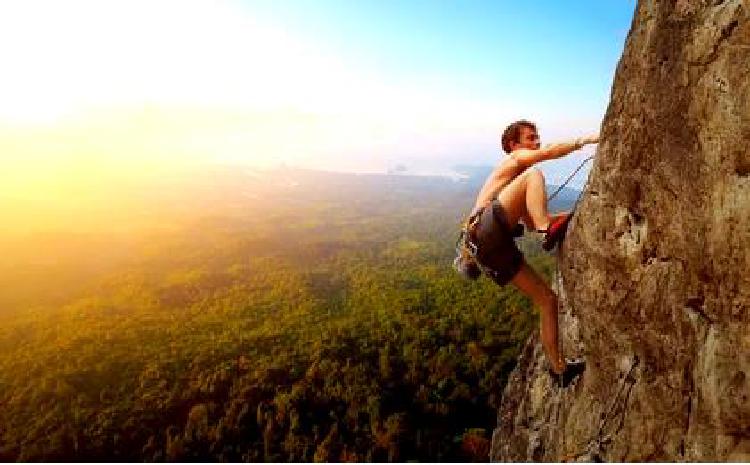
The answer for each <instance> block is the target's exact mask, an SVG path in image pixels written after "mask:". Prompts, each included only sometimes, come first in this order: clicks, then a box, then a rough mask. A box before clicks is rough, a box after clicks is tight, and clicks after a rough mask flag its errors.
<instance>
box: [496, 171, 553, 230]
mask: <svg viewBox="0 0 750 465" xmlns="http://www.w3.org/2000/svg"><path fill="white" fill-rule="evenodd" d="M497 198H498V200H499V201H500V204H501V205H502V206H503V210H505V215H506V216H507V218H508V223H510V224H511V225H514V224H516V223H518V221H519V220H520V219H524V222H526V223H527V226H529V223H531V225H532V226H533V228H534V229H547V226H548V225H549V223H550V221H551V218H550V215H549V212H548V211H547V192H546V190H545V186H544V175H543V174H542V172H541V171H539V170H538V169H537V168H529V169H527V170H526V171H524V172H523V173H521V174H520V175H518V176H517V177H516V178H515V179H514V180H513V181H511V182H510V184H508V185H507V186H505V187H504V188H503V190H502V191H500V195H498V197H497Z"/></svg>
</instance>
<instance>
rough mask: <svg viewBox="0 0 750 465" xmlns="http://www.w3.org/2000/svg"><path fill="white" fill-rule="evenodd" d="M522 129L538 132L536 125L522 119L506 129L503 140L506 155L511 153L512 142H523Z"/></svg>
mask: <svg viewBox="0 0 750 465" xmlns="http://www.w3.org/2000/svg"><path fill="white" fill-rule="evenodd" d="M521 128H529V129H531V130H532V131H536V124H534V123H532V122H531V121H526V120H525V119H522V120H519V121H516V122H515V123H513V124H511V125H510V126H508V127H507V128H505V131H503V137H502V139H501V140H502V144H503V150H504V151H505V153H510V144H511V142H515V143H519V142H521Z"/></svg>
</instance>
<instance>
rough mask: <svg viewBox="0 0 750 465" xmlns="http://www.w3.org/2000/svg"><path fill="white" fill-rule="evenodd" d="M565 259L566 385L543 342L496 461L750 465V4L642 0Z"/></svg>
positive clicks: (516, 386)
mask: <svg viewBox="0 0 750 465" xmlns="http://www.w3.org/2000/svg"><path fill="white" fill-rule="evenodd" d="M601 134H602V141H601V143H600V145H599V148H598V152H597V156H596V159H595V163H594V166H593V169H592V172H591V176H590V179H589V184H588V186H587V189H586V191H585V193H584V196H583V198H582V200H581V203H580V205H579V207H578V209H577V212H576V214H575V217H574V219H573V222H572V223H571V227H570V230H569V231H568V238H567V241H566V243H565V245H564V247H563V249H562V251H561V264H560V274H561V281H562V289H561V294H562V307H563V308H562V309H561V312H562V313H561V317H560V322H561V329H562V331H563V345H564V347H565V351H566V354H567V355H568V356H573V355H583V356H585V357H586V359H587V361H588V368H587V371H586V372H585V374H584V376H583V377H582V378H580V379H578V380H577V381H576V382H575V383H574V384H573V385H572V386H571V387H569V388H568V389H566V390H563V391H558V390H556V389H555V388H553V387H552V385H551V384H550V380H549V378H548V376H547V375H545V374H544V372H543V366H544V365H543V363H542V362H543V359H544V357H543V355H542V351H541V346H540V345H539V344H538V342H537V339H536V336H534V338H532V340H530V341H529V343H528V344H527V347H526V349H525V351H524V353H523V354H522V356H521V359H520V360H519V365H518V367H517V369H516V371H515V372H514V373H513V375H512V376H511V379H510V382H509V384H508V386H507V389H506V391H505V393H504V398H503V402H502V405H501V408H500V411H499V414H498V427H497V429H496V430H495V434H494V436H493V443H492V451H491V459H492V460H501V461H524V460H535V461H540V460H541V461H548V460H552V461H564V460H587V461H594V460H607V461H654V460H658V461H686V460H691V461H693V460H695V461H705V460H708V461H726V460H732V461H748V460H750V2H748V1H742V0H727V1H720V0H715V1H707V0H701V1H699V0H683V1H675V0H669V1H657V0H641V1H639V2H638V5H637V8H636V11H635V17H634V19H633V23H632V25H631V30H630V33H629V35H628V39H627V42H626V45H625V51H624V53H623V56H622V58H621V60H620V63H619V65H618V68H617V71H616V75H615V80H614V84H613V89H612V96H611V101H610V104H609V108H608V110H607V114H606V116H605V119H604V122H603V126H602V132H601Z"/></svg>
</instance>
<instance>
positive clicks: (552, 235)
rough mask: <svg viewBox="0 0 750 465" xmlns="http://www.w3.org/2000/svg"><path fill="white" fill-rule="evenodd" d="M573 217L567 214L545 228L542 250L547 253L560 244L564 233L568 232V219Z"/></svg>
mask: <svg viewBox="0 0 750 465" xmlns="http://www.w3.org/2000/svg"><path fill="white" fill-rule="evenodd" d="M572 217H573V215H572V214H571V213H567V214H565V215H563V216H560V217H558V218H557V219H555V221H553V222H552V223H550V225H549V227H548V228H547V231H546V233H545V234H544V240H543V241H542V248H543V249H544V250H546V251H547V252H549V251H550V250H552V249H553V248H554V247H555V246H556V245H557V244H558V243H560V242H562V240H563V238H564V237H565V233H566V232H567V231H568V223H570V219H571V218H572Z"/></svg>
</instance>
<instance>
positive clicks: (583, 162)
mask: <svg viewBox="0 0 750 465" xmlns="http://www.w3.org/2000/svg"><path fill="white" fill-rule="evenodd" d="M592 158H594V156H593V155H591V156H590V157H588V158H587V159H585V160H583V161H582V162H581V164H580V165H578V168H576V169H575V171H573V174H571V175H570V176H568V179H566V180H565V182H563V183H562V184H560V186H559V187H558V188H557V190H555V192H553V193H552V195H550V196H549V198H547V202H549V201H550V200H552V199H554V198H555V196H556V195H557V194H559V193H560V191H561V190H563V187H565V186H567V185H568V183H569V182H570V180H571V179H573V176H575V175H576V173H578V172H579V171H581V168H583V165H584V164H586V162H587V161H589V160H591V159H592ZM586 184H588V181H586ZM584 190H585V189H584ZM581 193H583V191H581ZM578 197H579V198H580V197H581V196H580V194H579V195H578ZM576 203H578V201H577V200H576Z"/></svg>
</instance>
